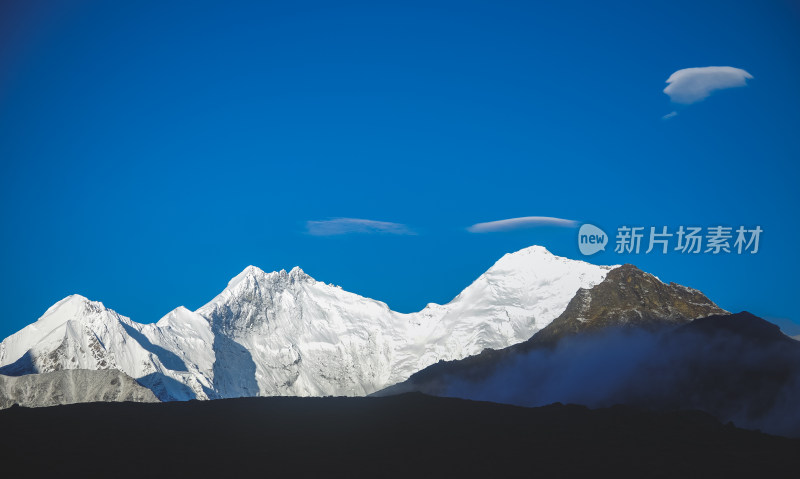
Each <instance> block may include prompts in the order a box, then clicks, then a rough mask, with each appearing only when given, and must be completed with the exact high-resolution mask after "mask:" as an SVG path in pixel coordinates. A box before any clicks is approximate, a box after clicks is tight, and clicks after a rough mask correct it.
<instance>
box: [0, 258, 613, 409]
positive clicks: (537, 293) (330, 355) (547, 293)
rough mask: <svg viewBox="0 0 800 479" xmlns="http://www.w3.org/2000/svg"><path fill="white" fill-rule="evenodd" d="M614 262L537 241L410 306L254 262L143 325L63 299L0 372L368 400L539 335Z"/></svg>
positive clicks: (166, 388)
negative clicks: (461, 286)
mask: <svg viewBox="0 0 800 479" xmlns="http://www.w3.org/2000/svg"><path fill="white" fill-rule="evenodd" d="M612 268H613V267H610V266H595V265H592V264H588V263H585V262H582V261H575V260H570V259H566V258H561V257H557V256H554V255H553V254H551V253H550V252H548V251H547V250H546V249H545V248H543V247H540V246H532V247H530V248H526V249H523V250H521V251H518V252H516V253H512V254H507V255H505V256H503V258H501V259H500V260H499V261H498V262H497V263H495V265H494V266H492V267H491V268H490V269H489V270H488V271H487V272H486V273H484V274H483V275H481V276H480V277H479V278H478V279H477V280H475V281H474V282H473V283H472V284H471V285H470V286H468V287H467V288H466V289H465V290H464V291H463V292H462V293H461V294H459V295H458V296H457V297H456V298H455V299H454V300H453V301H451V302H450V303H448V304H445V305H438V304H429V305H428V306H427V307H425V309H423V310H422V311H420V312H418V313H412V314H402V313H398V312H395V311H392V310H391V309H389V307H388V306H387V305H386V304H385V303H382V302H380V301H376V300H373V299H369V298H365V297H362V296H359V295H357V294H353V293H349V292H347V291H344V290H342V289H341V288H339V287H336V286H333V285H330V284H326V283H323V282H320V281H316V280H315V279H313V278H312V277H310V276H308V275H307V274H305V273H304V272H303V271H302V270H301V269H300V268H294V269H292V270H291V271H290V272H286V271H280V272H273V273H265V272H264V271H262V270H260V269H259V268H256V267H254V266H249V267H247V268H246V269H245V270H244V271H242V273H240V274H239V275H237V276H236V277H235V278H233V279H232V280H231V281H230V282H229V283H228V286H227V287H226V288H225V290H224V291H222V293H220V294H219V295H218V296H217V297H216V298H214V299H213V300H211V301H210V302H209V303H208V304H206V305H205V306H203V307H201V308H200V309H198V310H197V311H195V312H192V311H189V310H187V309H186V308H183V307H180V308H177V309H175V310H173V311H172V312H170V313H169V314H167V315H166V316H165V317H164V318H162V319H161V320H160V321H158V322H157V323H155V324H140V323H136V322H134V321H131V320H130V319H128V318H126V317H124V316H121V315H119V314H117V313H116V312H114V311H112V310H110V309H108V308H106V307H105V306H103V304H102V303H99V302H94V301H89V300H88V299H86V298H84V297H81V296H77V295H75V296H70V297H67V298H65V299H63V300H61V301H59V302H58V303H56V304H55V305H53V306H52V307H51V308H50V309H48V310H47V312H46V313H45V314H44V315H43V316H42V317H41V318H40V319H39V320H38V321H37V322H35V323H33V324H31V325H29V326H27V327H26V328H24V329H22V330H21V331H19V332H17V333H15V334H13V335H11V336H9V337H8V338H7V339H6V340H5V341H3V342H2V343H0V374H12V375H14V374H16V375H18V374H25V373H34V372H49V371H57V370H62V369H119V370H120V371H123V372H124V373H126V374H128V375H130V376H131V377H134V378H136V379H137V380H138V381H139V382H140V383H141V384H143V385H145V386H147V387H148V388H150V389H151V390H153V392H154V393H155V394H156V396H158V397H159V398H160V399H162V400H176V399H177V400H185V399H192V398H198V399H209V398H218V397H238V396H256V395H261V396H270V395H299V396H322V395H348V396H360V395H365V394H370V393H372V392H375V391H377V390H380V389H382V388H384V387H386V386H389V385H392V384H395V383H398V382H400V381H403V380H405V379H407V378H408V377H409V376H410V375H411V374H413V373H414V372H416V371H419V370H420V369H422V368H425V367H426V366H428V365H430V364H433V363H435V362H437V361H439V360H455V359H461V358H464V357H466V356H470V355H473V354H477V353H478V352H480V351H481V350H483V349H484V348H493V349H499V348H503V347H506V346H509V345H512V344H516V343H519V342H521V341H524V340H527V339H528V338H530V337H531V336H532V335H533V334H534V333H535V332H536V331H538V330H540V329H542V328H543V327H545V326H546V325H548V324H549V323H550V322H551V321H552V320H553V319H554V318H555V317H557V316H558V315H559V314H561V313H562V312H563V311H564V309H565V308H566V306H567V303H568V302H569V301H570V299H571V298H572V297H573V296H574V295H575V293H576V292H577V291H578V289H579V288H590V287H592V286H594V285H596V284H598V283H600V282H601V281H603V279H604V278H605V276H606V274H607V273H608V271H610V270H611V269H612Z"/></svg>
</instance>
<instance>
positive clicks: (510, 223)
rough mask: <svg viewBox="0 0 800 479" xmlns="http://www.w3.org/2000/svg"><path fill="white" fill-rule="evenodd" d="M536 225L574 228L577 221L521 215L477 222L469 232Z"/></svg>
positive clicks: (503, 229) (508, 229) (514, 228)
mask: <svg viewBox="0 0 800 479" xmlns="http://www.w3.org/2000/svg"><path fill="white" fill-rule="evenodd" d="M537 226H561V227H565V228H574V227H576V226H578V222H577V221H573V220H565V219H562V218H552V217H550V216H523V217H521V218H509V219H505V220H498V221H489V222H487V223H477V224H474V225H472V226H470V227H469V228H467V231H469V232H470V233H492V232H495V231H510V230H517V229H522V228H534V227H537Z"/></svg>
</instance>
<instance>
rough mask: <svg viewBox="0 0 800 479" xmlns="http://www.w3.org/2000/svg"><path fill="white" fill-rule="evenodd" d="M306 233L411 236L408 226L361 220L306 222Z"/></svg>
mask: <svg viewBox="0 0 800 479" xmlns="http://www.w3.org/2000/svg"><path fill="white" fill-rule="evenodd" d="M306 232H307V233H308V234H310V235H312V236H337V235H345V234H351V233H362V234H391V235H413V234H416V233H414V232H413V231H412V230H411V229H410V228H409V227H408V226H406V225H404V224H401V223H391V222H388V221H375V220H367V219H362V218H332V219H329V220H321V221H307V222H306Z"/></svg>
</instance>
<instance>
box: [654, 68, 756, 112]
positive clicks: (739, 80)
mask: <svg viewBox="0 0 800 479" xmlns="http://www.w3.org/2000/svg"><path fill="white" fill-rule="evenodd" d="M752 78H753V75H751V74H750V73H748V72H746V71H745V70H742V69H741V68H734V67H698V68H684V69H681V70H678V71H676V72H675V73H673V74H672V75H670V76H669V78H667V83H668V85H667V87H666V88H664V93H666V94H667V95H669V98H670V100H672V102H673V103H680V104H684V105H691V104H692V103H696V102H698V101H701V100H704V99H706V98H708V96H709V95H711V93H713V92H714V91H717V90H725V89H728V88H737V87H743V86H747V80H750V79H752Z"/></svg>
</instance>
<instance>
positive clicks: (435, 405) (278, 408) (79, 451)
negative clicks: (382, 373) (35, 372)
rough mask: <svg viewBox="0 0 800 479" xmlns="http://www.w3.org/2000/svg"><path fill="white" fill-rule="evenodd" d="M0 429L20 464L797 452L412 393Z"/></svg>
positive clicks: (556, 411)
mask: <svg viewBox="0 0 800 479" xmlns="http://www.w3.org/2000/svg"><path fill="white" fill-rule="evenodd" d="M0 431H2V433H1V434H0V458H2V463H3V467H4V468H5V469H6V470H14V469H17V468H21V469H18V470H25V471H26V473H25V477H41V476H44V475H47V476H50V475H52V476H53V477H73V476H74V477H100V476H108V477H139V478H141V477H164V476H167V475H172V474H174V475H176V476H177V477H190V476H191V477H212V476H216V477H237V476H238V475H241V474H246V473H249V474H258V475H259V477H266V476H274V475H275V474H292V476H293V477H323V476H331V475H333V476H342V477H343V476H347V477H357V476H370V477H387V476H400V475H403V476H408V475H410V476H411V477H431V476H439V477H454V476H468V477H476V476H481V477H504V476H506V475H512V474H513V475H517V474H520V473H524V474H525V475H536V476H540V477H548V476H543V475H550V476H552V475H556V476H558V477H563V476H570V477H574V476H577V475H579V474H591V476H590V477H598V474H603V473H609V474H610V473H614V474H615V475H616V476H626V477H745V476H752V477H781V476H786V477H795V474H796V467H797V464H796V458H797V454H798V452H800V440H797V439H786V438H781V437H776V436H769V435H766V434H762V433H758V432H753V431H745V430H741V429H737V428H735V427H733V426H730V425H727V426H726V425H723V424H721V423H720V422H718V421H716V420H715V419H713V418H712V417H711V416H709V415H707V414H705V413H700V412H692V411H683V412H663V413H655V412H646V411H642V410H637V409H634V408H630V407H621V406H619V407H612V408H607V409H597V410H590V409H587V408H585V407H582V406H572V405H567V406H565V405H560V404H556V405H552V406H546V407H541V408H520V407H515V406H505V405H499V404H493V403H483V402H472V401H465V400H460V399H452V398H436V397H431V396H425V395H422V394H418V393H412V394H403V395H399V396H393V397H381V398H243V399H226V400H217V401H208V402H198V401H191V402H186V403H178V402H174V403H163V404H137V403H94V404H76V405H69V406H56V407H49V408H37V409H27V408H21V407H14V408H11V409H7V410H4V411H0ZM600 477H602V476H600Z"/></svg>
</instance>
